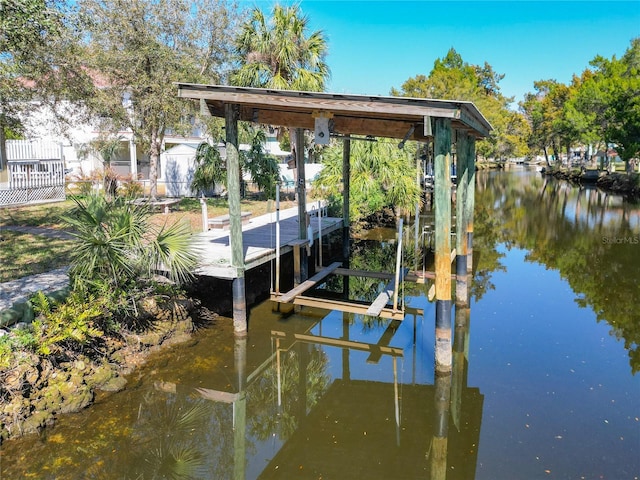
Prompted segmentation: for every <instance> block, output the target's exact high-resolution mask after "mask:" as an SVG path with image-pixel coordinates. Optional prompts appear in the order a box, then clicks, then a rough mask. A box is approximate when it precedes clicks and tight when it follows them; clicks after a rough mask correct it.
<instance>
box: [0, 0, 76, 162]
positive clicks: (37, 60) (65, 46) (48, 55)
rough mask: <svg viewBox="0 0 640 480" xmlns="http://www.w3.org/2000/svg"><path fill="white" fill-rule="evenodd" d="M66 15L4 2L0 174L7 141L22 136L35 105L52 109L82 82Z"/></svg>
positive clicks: (43, 0)
mask: <svg viewBox="0 0 640 480" xmlns="http://www.w3.org/2000/svg"><path fill="white" fill-rule="evenodd" d="M67 13H68V9H66V8H65V4H64V3H63V2H57V1H55V0H0V172H1V171H2V170H3V168H4V166H5V160H6V159H5V148H4V147H5V138H6V135H7V134H19V133H20V132H21V131H22V128H23V123H22V119H23V115H24V113H25V112H28V111H30V110H32V109H33V108H34V105H33V104H32V102H33V101H34V100H37V101H39V102H41V103H49V104H51V106H54V104H55V103H56V102H57V100H59V99H60V98H61V97H63V96H68V94H69V89H68V87H69V85H70V83H73V81H74V79H75V80H78V79H79V78H81V77H82V71H81V70H79V69H78V68H77V64H75V62H74V61H73V59H74V55H71V54H72V53H74V51H75V46H76V45H77V43H76V41H77V37H76V36H75V34H76V32H75V31H74V29H73V28H72V26H71V25H70V23H69V21H68V15H67ZM53 113H56V110H55V109H54V110H53Z"/></svg>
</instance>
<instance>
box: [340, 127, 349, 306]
mask: <svg viewBox="0 0 640 480" xmlns="http://www.w3.org/2000/svg"><path fill="white" fill-rule="evenodd" d="M350 191H351V137H350V136H349V135H345V137H344V139H343V140H342V264H343V266H344V267H345V268H349V256H350V255H351V245H350V238H349V228H350V225H349V224H350V219H349V202H350V199H349V196H350ZM342 281H343V294H344V296H345V298H348V297H349V276H348V275H343V276H342Z"/></svg>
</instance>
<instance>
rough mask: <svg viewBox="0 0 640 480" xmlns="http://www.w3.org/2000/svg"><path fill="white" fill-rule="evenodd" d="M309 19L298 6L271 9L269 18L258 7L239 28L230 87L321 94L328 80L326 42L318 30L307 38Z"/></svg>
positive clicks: (278, 6)
mask: <svg viewBox="0 0 640 480" xmlns="http://www.w3.org/2000/svg"><path fill="white" fill-rule="evenodd" d="M308 23H309V20H308V18H307V17H305V16H304V15H303V14H302V11H301V10H300V7H299V6H298V5H291V6H282V5H278V4H276V5H275V6H274V7H273V12H272V15H271V19H268V18H267V17H265V15H264V13H263V12H262V10H261V9H259V8H257V7H256V8H254V9H253V10H252V11H251V14H250V16H249V18H248V19H247V20H246V21H245V22H244V23H243V24H242V25H241V26H240V31H239V33H238V35H237V37H236V39H235V45H234V55H235V59H236V61H237V63H238V64H239V65H240V66H239V68H238V69H237V70H236V71H235V72H234V73H233V75H232V78H231V83H232V84H233V85H240V86H247V87H261V88H277V89H282V90H301V91H310V92H322V91H324V88H325V83H326V81H327V79H328V78H329V75H330V72H329V67H328V65H327V64H326V63H325V57H326V55H327V41H326V39H325V37H324V34H323V33H322V31H315V32H313V33H311V34H310V35H308V36H307V34H306V33H307V26H308Z"/></svg>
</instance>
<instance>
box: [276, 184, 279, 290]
mask: <svg viewBox="0 0 640 480" xmlns="http://www.w3.org/2000/svg"><path fill="white" fill-rule="evenodd" d="M276 293H280V183H276Z"/></svg>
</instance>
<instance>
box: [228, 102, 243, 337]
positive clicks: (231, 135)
mask: <svg viewBox="0 0 640 480" xmlns="http://www.w3.org/2000/svg"><path fill="white" fill-rule="evenodd" d="M224 113H225V132H226V150H227V191H228V192H229V240H230V242H231V265H232V266H233V267H234V268H235V270H236V276H235V278H234V279H233V283H232V290H233V293H232V294H233V332H234V333H235V335H237V336H245V335H247V301H246V293H245V285H244V251H243V245H242V243H243V242H242V217H241V211H240V156H239V153H238V117H239V112H238V106H237V105H233V104H225V106H224Z"/></svg>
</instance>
